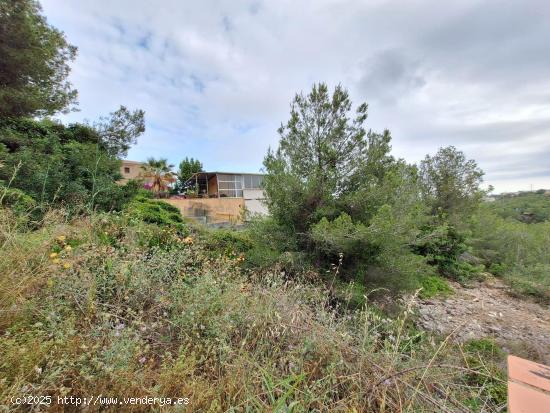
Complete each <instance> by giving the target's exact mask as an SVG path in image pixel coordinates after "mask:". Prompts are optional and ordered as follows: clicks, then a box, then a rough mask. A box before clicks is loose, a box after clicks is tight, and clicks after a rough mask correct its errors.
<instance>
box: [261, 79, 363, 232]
mask: <svg viewBox="0 0 550 413" xmlns="http://www.w3.org/2000/svg"><path fill="white" fill-rule="evenodd" d="M366 118H367V104H366V103H363V104H361V105H359V107H358V108H357V109H356V111H355V114H353V113H352V103H351V101H350V99H349V95H348V92H347V91H346V90H345V89H343V88H342V87H341V86H337V87H336V88H335V89H334V92H333V93H332V95H331V94H330V93H329V91H328V87H327V85H326V84H324V83H320V84H316V85H314V86H313V88H312V90H311V92H310V93H309V94H307V95H304V94H297V95H296V96H295V98H294V101H293V102H292V104H291V112H290V120H289V121H288V122H287V124H286V125H281V127H280V128H279V135H280V142H279V148H278V149H277V150H276V151H272V150H271V149H270V150H269V152H268V154H267V156H266V158H265V159H264V166H265V168H266V170H267V176H266V177H265V179H264V187H265V192H266V198H267V204H268V207H269V209H270V212H271V214H272V215H273V216H274V217H275V218H276V219H278V220H279V221H281V222H284V223H285V224H286V225H287V226H291V227H294V228H295V229H296V230H298V231H302V230H305V229H306V228H308V227H309V225H310V224H311V223H312V222H314V221H316V220H317V219H318V217H316V215H318V214H317V212H318V211H319V210H320V209H324V210H327V209H330V208H333V206H334V200H335V197H337V196H338V194H339V193H341V192H342V190H343V189H344V188H345V187H346V185H347V182H348V181H349V179H350V177H351V176H353V175H354V174H356V173H357V172H358V171H359V169H360V166H361V165H362V162H363V161H364V158H365V148H366V141H365V135H366V131H365V129H364V128H363V123H364V122H365V120H366ZM316 211H317V212H316Z"/></svg>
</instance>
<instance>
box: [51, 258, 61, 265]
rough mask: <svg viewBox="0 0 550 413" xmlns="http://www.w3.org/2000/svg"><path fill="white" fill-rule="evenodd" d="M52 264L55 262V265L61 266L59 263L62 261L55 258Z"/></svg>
mask: <svg viewBox="0 0 550 413" xmlns="http://www.w3.org/2000/svg"><path fill="white" fill-rule="evenodd" d="M52 262H53V263H54V264H59V263H60V262H61V260H60V259H59V258H54V259H53V260H52Z"/></svg>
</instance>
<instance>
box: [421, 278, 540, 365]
mask: <svg viewBox="0 0 550 413" xmlns="http://www.w3.org/2000/svg"><path fill="white" fill-rule="evenodd" d="M452 287H453V289H454V291H455V294H453V296H452V297H448V298H446V299H443V300H438V299H434V298H432V299H430V300H425V301H422V300H420V301H419V302H418V303H417V311H418V320H417V324H418V325H419V326H421V327H422V328H424V329H426V330H430V331H434V332H438V333H441V334H450V333H453V335H454V337H455V339H456V340H459V341H466V340H470V339H473V338H482V337H492V338H494V339H495V340H496V341H497V342H498V343H499V344H500V345H502V346H504V347H506V348H512V346H511V345H510V346H509V345H508V344H509V343H513V344H514V345H517V344H518V343H520V344H522V345H524V346H526V347H534V348H537V349H539V351H540V354H541V359H542V361H543V362H545V363H550V306H542V305H539V304H536V303H533V302H530V301H527V300H522V299H520V298H516V297H513V296H511V295H509V294H508V288H507V286H506V285H505V284H503V283H502V282H501V281H499V280H497V279H490V280H489V281H486V282H482V283H477V284H476V285H475V286H474V288H464V287H461V286H460V285H459V284H457V283H453V284H452Z"/></svg>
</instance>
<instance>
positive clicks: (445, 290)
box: [418, 275, 453, 299]
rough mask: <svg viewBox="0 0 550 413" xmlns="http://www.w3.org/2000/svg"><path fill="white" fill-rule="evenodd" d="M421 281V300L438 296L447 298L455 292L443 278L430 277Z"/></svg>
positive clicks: (421, 278) (422, 278) (419, 294)
mask: <svg viewBox="0 0 550 413" xmlns="http://www.w3.org/2000/svg"><path fill="white" fill-rule="evenodd" d="M419 281H420V287H421V288H422V290H420V293H418V296H419V297H420V298H424V299H425V298H432V297H436V296H447V295H450V294H451V293H452V292H453V290H452V288H451V287H450V286H449V284H448V283H447V281H446V280H444V279H443V278H441V277H437V276H433V275H428V276H424V277H420V279H419Z"/></svg>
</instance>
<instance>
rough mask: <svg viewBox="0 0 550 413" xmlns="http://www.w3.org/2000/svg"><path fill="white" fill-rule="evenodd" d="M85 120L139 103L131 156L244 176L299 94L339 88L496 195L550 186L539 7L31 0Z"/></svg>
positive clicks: (413, 155)
mask: <svg viewBox="0 0 550 413" xmlns="http://www.w3.org/2000/svg"><path fill="white" fill-rule="evenodd" d="M42 5H43V8H44V12H45V14H46V16H47V17H48V20H49V22H50V23H51V24H53V25H54V26H56V27H58V28H59V29H61V30H63V31H65V33H66V35H67V37H68V39H69V41H70V42H71V43H72V44H74V45H76V46H78V49H79V51H78V57H77V59H76V61H75V62H74V63H73V65H72V67H73V71H72V74H71V80H72V82H73V84H74V85H75V86H76V88H77V89H78V91H79V101H80V106H79V108H80V112H77V113H72V114H70V115H69V116H67V117H66V118H65V120H67V121H76V120H83V119H88V120H90V121H93V120H95V119H97V118H98V117H99V116H100V115H105V114H107V113H108V112H111V111H113V110H115V109H117V108H118V106H119V105H121V104H123V105H126V106H128V107H129V108H141V109H144V110H145V112H146V125H147V130H146V132H145V134H144V135H143V136H142V137H140V139H139V143H138V145H137V146H136V147H134V148H132V149H131V151H130V153H129V155H128V158H129V159H132V160H144V159H146V158H147V157H148V156H155V157H166V158H168V159H169V161H171V162H172V163H174V164H177V163H178V162H179V161H180V160H181V159H182V158H184V157H185V156H190V157H195V158H198V159H200V160H201V161H202V162H203V164H204V166H205V168H207V169H209V170H229V171H243V172H246V171H248V172H255V171H258V170H259V169H260V168H261V166H262V160H263V157H264V155H265V153H266V150H267V148H268V147H269V146H270V145H271V146H272V147H273V146H276V145H277V140H278V136H277V133H276V129H277V127H278V126H279V125H280V124H281V122H286V120H287V119H288V116H289V105H290V101H291V100H292V97H293V96H294V94H295V93H296V92H298V91H304V92H307V91H308V90H309V89H310V87H311V85H312V84H313V83H314V82H318V81H324V82H327V83H328V84H329V86H330V87H331V88H332V87H333V86H334V85H336V84H338V83H341V84H342V85H343V86H345V87H346V88H347V89H348V90H349V92H350V94H351V96H352V98H353V101H354V103H355V105H358V104H359V103H361V102H363V101H366V102H368V103H369V119H368V121H367V123H368V127H369V128H372V129H373V130H382V129H384V128H388V129H389V130H390V131H391V132H392V136H393V153H394V155H396V156H398V157H403V158H405V159H407V160H408V161H410V162H417V161H419V160H420V159H422V158H423V157H424V156H425V154H427V153H430V154H433V153H435V152H436V151H437V149H438V148H439V147H441V146H446V145H455V146H456V147H457V148H459V149H461V150H463V151H464V152H465V153H466V155H467V156H468V157H470V158H474V159H476V160H477V162H478V163H479V165H480V166H481V167H482V169H483V170H485V172H486V177H485V180H486V182H487V183H488V184H492V185H493V186H494V187H495V189H496V192H500V191H509V190H521V189H529V188H530V187H531V185H532V186H533V188H550V1H548V0H541V1H535V0H532V1H527V0H515V1H506V0H494V1H470V0H457V1H454V2H451V1H444V2H442V1H413V0H407V1H399V2H397V1H383V0H370V1H322V0H312V1H299V0H293V1H282V0H271V1H238V0H228V1H211V2H210V1H181V0H162V1H151V0H94V1H69V0H64V1H62V0H42Z"/></svg>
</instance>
